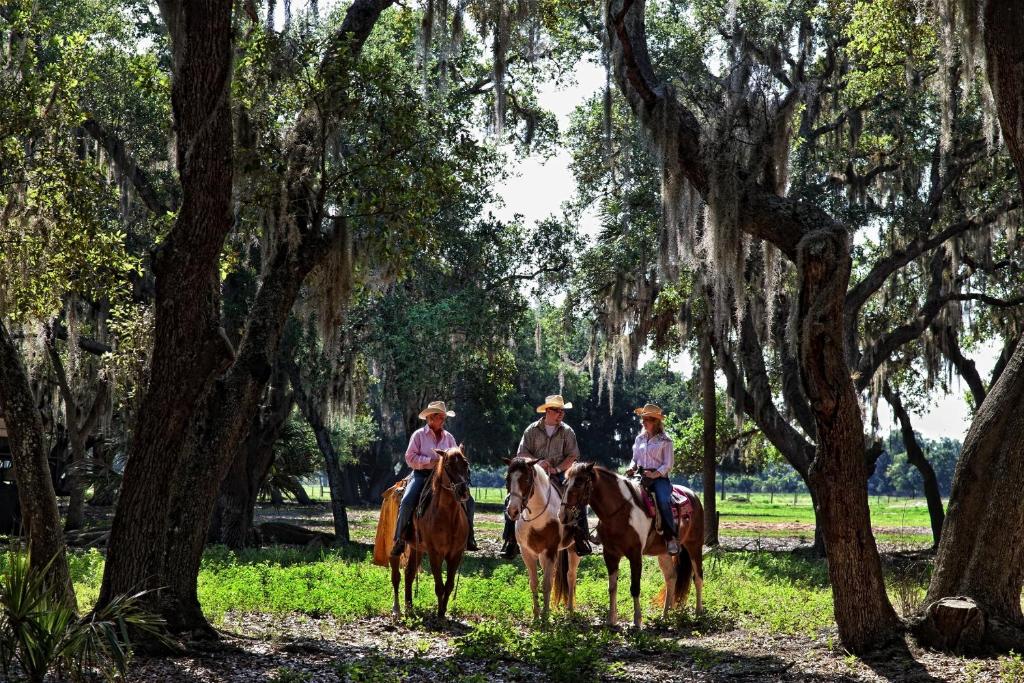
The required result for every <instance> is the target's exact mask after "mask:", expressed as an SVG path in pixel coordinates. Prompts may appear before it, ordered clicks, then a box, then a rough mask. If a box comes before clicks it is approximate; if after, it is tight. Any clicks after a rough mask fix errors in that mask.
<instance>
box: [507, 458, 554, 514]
mask: <svg viewBox="0 0 1024 683" xmlns="http://www.w3.org/2000/svg"><path fill="white" fill-rule="evenodd" d="M536 466H537V463H533V464H532V465H528V466H527V467H526V470H527V471H528V472H529V473H530V474H529V478H530V483H529V485H528V486H527V487H526V493H525V494H519V493H514V492H513V491H512V486H511V475H512V472H511V471H509V473H508V474H507V475H506V477H505V478H506V481H508V482H509V484H508V486H509V491H508V493H509V496H510V498H519V500H520V501H521V502H522V505H523V511H522V512H521V513H520V517H521V518H522V520H523V521H524V522H526V523H527V524H529V523H530V522H532V521H534V520H535V519H537V518H538V517H540V515H541V514H543V513H544V511H545V510H547V509H548V503H550V502H551V489H552V485H551V484H550V483H548V497H547V500H545V501H544V505H543V507H542V508H541V512H539V513H537V514H536V515H533V517H527V516H526V513H530V514H533V510H531V509H530V499H531V498H533V491H534V488H535V487H536V485H537V474H536V472H535V471H534V468H535V467H536Z"/></svg>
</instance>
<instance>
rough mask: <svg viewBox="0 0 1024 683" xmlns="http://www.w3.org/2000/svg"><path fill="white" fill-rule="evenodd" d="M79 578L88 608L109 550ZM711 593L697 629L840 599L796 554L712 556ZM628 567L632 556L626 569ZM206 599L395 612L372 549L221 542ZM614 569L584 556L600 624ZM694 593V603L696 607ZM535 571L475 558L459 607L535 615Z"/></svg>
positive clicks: (424, 579) (92, 555) (325, 610)
mask: <svg viewBox="0 0 1024 683" xmlns="http://www.w3.org/2000/svg"><path fill="white" fill-rule="evenodd" d="M71 567H72V576H73V579H74V582H75V588H76V590H77V591H78V598H79V603H80V605H81V606H82V608H83V609H86V608H88V607H90V606H91V605H92V604H93V603H94V602H95V600H96V597H97V596H98V594H99V585H100V578H101V575H102V570H103V557H102V555H100V553H98V552H96V551H95V550H91V551H89V552H86V553H73V554H72V556H71ZM705 567H706V580H707V582H708V585H709V587H710V588H709V590H708V591H707V592H706V595H705V604H706V607H707V615H706V616H705V617H703V619H702V621H701V622H699V623H698V622H694V623H692V624H689V625H690V626H692V627H698V628H703V629H706V628H709V627H710V628H720V627H723V626H725V625H729V626H731V625H739V626H743V627H749V628H755V629H760V628H765V629H772V630H775V631H780V632H784V633H814V632H817V631H820V630H821V629H823V628H828V627H829V626H830V625H831V623H832V614H831V609H832V600H831V592H830V590H829V587H828V581H827V573H826V571H825V566H824V563H822V562H819V561H816V560H806V559H800V558H797V557H796V556H794V555H792V554H790V553H778V554H772V553H755V552H729V553H717V554H715V555H712V556H710V557H709V558H708V561H707V562H706V565H705ZM626 571H628V569H627V563H625V562H623V572H626ZM661 583H662V582H661V574H660V572H659V571H658V568H657V563H656V561H655V560H654V558H645V562H644V571H643V579H642V582H641V599H642V605H643V608H644V612H645V619H647V620H650V619H655V618H656V617H657V616H658V615H659V614H660V608H659V607H657V606H656V605H655V604H654V598H655V596H656V595H657V594H658V592H659V590H660V589H661ZM627 586H628V583H623V584H621V586H620V590H619V601H618V602H619V612H620V615H626V617H627V619H628V615H630V614H632V603H631V599H630V597H629V592H628V588H627ZM198 590H199V599H200V602H201V603H202V606H203V609H204V611H205V612H206V614H207V615H208V616H210V617H211V618H212V619H213V620H214V621H215V622H220V621H222V620H223V618H224V615H225V614H227V613H228V612H229V611H231V612H264V613H266V612H269V613H291V612H300V613H304V614H308V615H311V616H322V615H327V614H330V615H332V616H334V617H336V618H338V619H341V620H342V621H348V620H354V619H358V618H360V617H364V616H373V615H380V614H387V613H389V611H390V609H391V579H390V572H389V570H387V569H386V568H383V567H377V566H375V565H373V564H372V551H371V549H370V548H369V547H368V546H362V545H355V546H351V547H349V548H345V549H342V550H332V551H307V550H300V549H288V548H268V549H263V550H258V551H244V552H242V553H238V554H235V553H232V552H230V551H228V550H226V549H225V548H223V547H213V548H211V549H209V550H208V551H207V553H206V555H205V556H204V559H203V564H202V569H201V571H200V575H199V586H198ZM607 590H608V589H607V573H606V571H605V568H604V563H603V560H602V559H601V558H600V557H589V558H584V560H583V563H582V564H581V566H580V572H579V580H578V584H577V602H578V605H579V610H580V612H581V613H582V614H583V615H584V617H585V618H587V619H589V620H592V621H599V620H603V619H604V618H605V616H606V615H607V605H608V592H607ZM415 601H416V605H417V607H420V608H423V609H431V608H432V607H433V606H434V605H435V604H436V602H435V598H434V591H433V585H432V582H431V580H430V577H429V572H426V573H423V574H421V577H420V581H419V586H418V587H417V588H416V597H415ZM692 604H693V602H692V597H691V602H690V605H691V606H692ZM531 610H532V608H531V599H530V592H529V585H528V582H527V577H526V572H525V570H524V569H523V565H522V562H521V561H518V560H517V561H516V562H514V563H513V562H504V561H501V560H497V559H492V558H479V557H470V556H467V558H466V561H465V562H464V564H463V569H462V571H461V573H460V578H459V584H458V592H457V594H456V596H455V601H454V606H453V608H452V612H453V616H455V617H459V618H470V619H473V620H478V619H493V620H507V619H509V618H513V619H518V620H521V621H528V620H529V618H530V617H531V616H532V612H531Z"/></svg>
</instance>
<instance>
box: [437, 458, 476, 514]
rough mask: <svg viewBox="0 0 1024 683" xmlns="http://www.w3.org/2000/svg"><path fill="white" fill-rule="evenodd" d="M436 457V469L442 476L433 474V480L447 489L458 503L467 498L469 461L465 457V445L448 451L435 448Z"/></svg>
mask: <svg viewBox="0 0 1024 683" xmlns="http://www.w3.org/2000/svg"><path fill="white" fill-rule="evenodd" d="M434 452H435V453H437V455H438V462H437V468H438V471H439V473H440V474H441V475H442V476H441V477H438V476H437V475H436V474H435V477H434V478H435V480H436V481H438V483H439V484H440V485H441V486H443V487H445V488H447V489H449V490H450V491H451V492H452V494H453V495H454V496H455V497H456V498H458V499H459V500H460V501H463V502H464V501H465V500H466V499H467V498H469V459H468V458H467V457H466V447H465V445H462V444H460V445H458V446H455V447H453V448H449V449H448V450H441V449H440V448H435V449H434Z"/></svg>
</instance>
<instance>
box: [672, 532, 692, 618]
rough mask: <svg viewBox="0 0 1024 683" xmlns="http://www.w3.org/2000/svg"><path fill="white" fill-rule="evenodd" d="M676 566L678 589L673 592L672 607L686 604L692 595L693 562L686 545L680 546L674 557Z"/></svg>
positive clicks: (673, 561) (673, 560)
mask: <svg viewBox="0 0 1024 683" xmlns="http://www.w3.org/2000/svg"><path fill="white" fill-rule="evenodd" d="M672 563H673V564H674V565H675V568H676V590H675V593H674V594H673V597H674V600H673V603H672V607H677V606H679V605H685V604H686V598H687V597H689V595H690V581H691V580H692V579H693V563H692V562H691V561H690V552H689V551H688V550H687V549H686V546H680V548H679V553H678V554H677V555H676V556H675V557H673V558H672Z"/></svg>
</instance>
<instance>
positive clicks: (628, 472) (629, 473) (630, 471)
mask: <svg viewBox="0 0 1024 683" xmlns="http://www.w3.org/2000/svg"><path fill="white" fill-rule="evenodd" d="M634 474H636V468H635V467H630V468H629V469H628V470H626V476H627V477H632V476H633V475H634Z"/></svg>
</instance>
